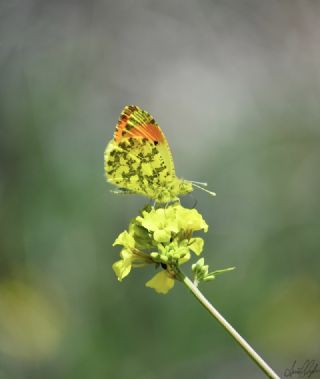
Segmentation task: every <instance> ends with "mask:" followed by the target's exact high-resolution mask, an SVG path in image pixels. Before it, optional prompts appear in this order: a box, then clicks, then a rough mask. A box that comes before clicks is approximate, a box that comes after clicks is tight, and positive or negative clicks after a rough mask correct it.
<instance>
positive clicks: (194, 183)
mask: <svg viewBox="0 0 320 379" xmlns="http://www.w3.org/2000/svg"><path fill="white" fill-rule="evenodd" d="M190 182H191V183H192V184H193V185H194V186H195V187H197V188H199V189H201V190H202V191H204V192H207V193H208V194H209V195H211V196H216V193H215V192H212V191H208V190H207V189H205V188H203V187H201V186H200V185H198V182H193V181H191V180H190ZM201 184H202V185H204V184H206V183H201Z"/></svg>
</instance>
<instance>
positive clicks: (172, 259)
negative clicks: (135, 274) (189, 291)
mask: <svg viewBox="0 0 320 379" xmlns="http://www.w3.org/2000/svg"><path fill="white" fill-rule="evenodd" d="M200 230H203V231H204V232H207V230H208V225H207V224H206V222H205V221H204V219H203V218H202V216H201V215H200V213H199V212H198V211H197V210H195V209H187V208H184V207H182V206H181V205H180V203H174V204H171V205H169V206H167V207H165V208H153V207H151V206H147V207H145V208H144V209H143V210H142V212H141V214H140V215H139V216H138V217H136V218H134V219H133V220H132V221H131V223H130V225H129V229H128V230H126V231H124V232H122V233H121V234H120V235H119V236H118V238H117V239H116V240H115V242H114V244H113V246H115V245H121V246H122V250H121V252H120V257H121V259H120V260H119V261H117V262H115V263H114V264H113V266H112V268H113V270H114V272H115V274H116V276H117V277H118V280H119V281H121V280H122V279H123V278H124V277H126V276H127V275H128V274H129V273H130V271H131V269H132V268H134V267H143V266H146V265H150V264H153V265H156V267H161V268H162V270H161V271H160V272H158V273H157V274H156V275H155V276H154V277H153V278H152V279H150V280H149V281H148V282H147V283H146V286H147V287H150V288H153V289H154V290H155V291H157V292H158V293H167V292H168V291H169V290H170V289H171V288H172V287H173V285H174V283H175V280H176V279H178V280H179V273H180V270H179V267H180V266H181V265H182V264H184V263H186V262H187V261H189V260H190V258H191V255H192V253H194V254H195V255H200V254H201V252H202V250H203V245H204V241H203V239H202V238H200V237H193V233H194V232H196V231H200ZM199 262H200V263H199ZM201 262H202V264H201ZM203 267H204V262H203V260H201V261H200V260H199V261H198V263H196V265H193V272H194V278H195V281H196V282H199V281H201V280H204V281H207V280H210V279H213V278H214V272H213V273H208V266H205V268H204V269H203Z"/></svg>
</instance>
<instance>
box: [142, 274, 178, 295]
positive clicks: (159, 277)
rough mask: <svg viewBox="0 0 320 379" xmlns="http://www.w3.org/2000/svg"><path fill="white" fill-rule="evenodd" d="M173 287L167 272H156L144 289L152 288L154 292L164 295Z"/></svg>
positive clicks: (172, 280) (172, 281)
mask: <svg viewBox="0 0 320 379" xmlns="http://www.w3.org/2000/svg"><path fill="white" fill-rule="evenodd" d="M173 286H174V279H172V278H171V277H170V276H169V274H168V272H167V271H161V272H158V273H157V274H156V275H155V276H154V277H153V278H151V279H150V280H149V281H148V282H147V283H146V287H149V288H153V289H154V290H155V291H156V292H158V293H162V294H166V293H167V292H168V291H169V290H171V288H172V287H173Z"/></svg>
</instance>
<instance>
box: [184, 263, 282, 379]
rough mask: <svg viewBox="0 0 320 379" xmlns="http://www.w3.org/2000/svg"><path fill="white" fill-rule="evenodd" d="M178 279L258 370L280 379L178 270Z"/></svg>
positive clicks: (274, 378) (273, 378)
mask: <svg viewBox="0 0 320 379" xmlns="http://www.w3.org/2000/svg"><path fill="white" fill-rule="evenodd" d="M177 274H178V276H179V279H180V280H181V281H182V282H183V283H184V285H185V286H186V287H187V288H188V289H189V290H190V291H191V292H192V294H193V295H194V297H195V298H196V299H197V300H198V301H199V303H200V304H202V305H203V306H204V308H205V309H206V310H207V311H208V312H209V313H210V314H211V316H213V317H214V318H215V319H216V320H217V321H218V322H219V323H220V324H221V325H222V326H223V327H224V329H225V330H226V331H227V332H228V333H229V334H230V335H231V336H232V337H233V338H234V339H235V340H236V341H237V342H238V344H239V345H240V346H241V347H242V349H243V350H244V351H245V352H246V353H247V354H248V355H249V357H250V358H251V359H252V360H253V361H254V362H255V363H256V364H257V365H258V366H259V367H260V369H261V370H262V371H263V372H264V373H265V374H266V375H267V376H268V377H269V378H272V379H280V377H279V376H278V375H277V374H276V373H275V372H274V371H273V370H272V368H271V367H270V366H269V365H268V364H267V363H266V362H265V361H264V360H263V359H262V358H261V357H260V355H259V354H258V353H256V351H255V350H254V349H253V348H252V347H251V346H250V345H249V344H248V342H247V341H246V340H245V339H244V338H242V337H241V336H240V334H239V333H238V332H237V331H236V330H235V329H234V328H233V326H232V325H230V324H229V322H228V321H227V320H226V319H225V318H224V317H223V316H222V315H221V314H220V313H219V312H218V311H217V310H216V308H215V307H214V306H213V305H212V304H211V303H210V302H209V301H208V300H207V299H206V298H205V297H204V296H203V294H202V292H201V291H200V290H199V289H198V288H197V287H196V286H195V285H194V284H193V283H192V281H191V280H190V279H189V278H188V277H187V276H185V275H184V274H183V273H182V272H181V271H180V270H179V271H178V272H177Z"/></svg>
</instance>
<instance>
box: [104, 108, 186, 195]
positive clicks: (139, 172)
mask: <svg viewBox="0 0 320 379" xmlns="http://www.w3.org/2000/svg"><path fill="white" fill-rule="evenodd" d="M105 171H106V174H107V179H108V181H109V182H111V183H113V184H115V185H117V186H118V187H120V188H125V189H127V190H130V191H133V192H136V193H140V194H143V195H145V196H148V197H150V198H152V199H155V200H158V201H163V202H166V201H170V200H173V199H174V198H175V197H176V196H177V195H178V194H179V192H180V191H181V193H182V192H183V193H185V192H190V191H191V190H192V187H191V186H190V185H189V186H188V188H187V191H184V190H183V189H181V190H180V187H181V185H180V183H181V182H182V181H181V179H178V178H177V177H176V175H175V170H174V164H173V160H172V155H171V152H170V148H169V145H168V143H167V140H166V138H165V136H164V134H163V132H162V131H161V129H160V127H159V125H158V124H156V122H155V120H154V118H153V117H152V116H151V115H150V114H149V113H147V112H145V111H143V110H142V109H140V108H139V107H137V106H133V105H131V106H126V107H125V108H124V110H123V111H122V113H121V115H120V118H119V121H118V124H117V126H116V131H115V134H114V139H113V140H112V141H110V143H109V144H108V146H107V149H106V151H105Z"/></svg>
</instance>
